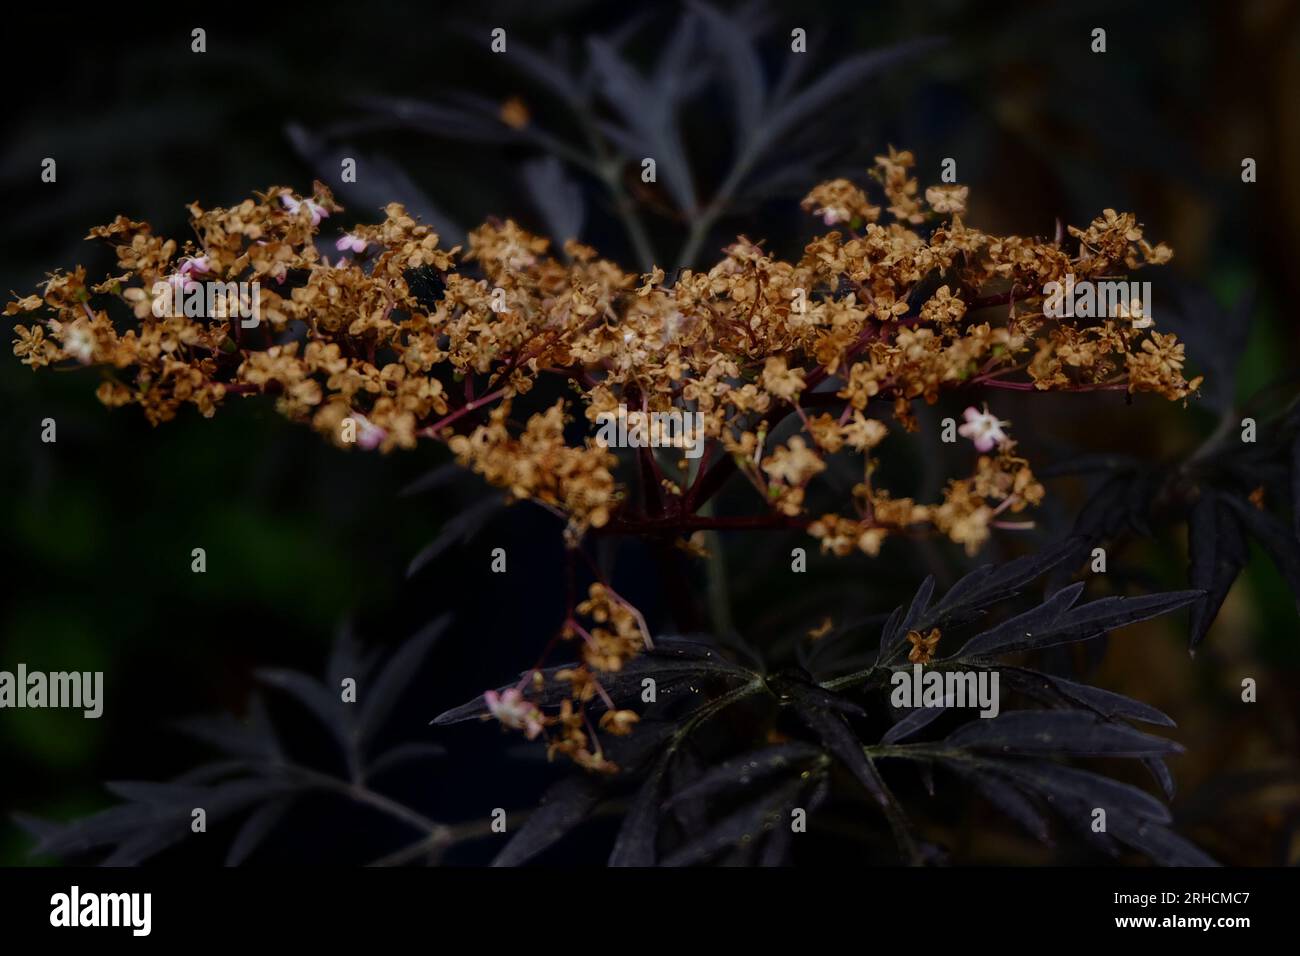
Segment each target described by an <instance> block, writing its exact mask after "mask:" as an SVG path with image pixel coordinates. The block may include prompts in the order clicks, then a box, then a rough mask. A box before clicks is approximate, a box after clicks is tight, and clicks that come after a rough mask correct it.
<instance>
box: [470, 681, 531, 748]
mask: <svg viewBox="0 0 1300 956" xmlns="http://www.w3.org/2000/svg"><path fill="white" fill-rule="evenodd" d="M483 700H484V701H485V702H486V703H487V706H488V712H489V713H490V714H491V715H492V716H493V717H495V718H496V719H497V720H499V721H501V723H502V725H503V726H506V727H513V728H514V729H515V730H522V731H524V732H525V734H526V735H527V737H528V739H529V740H532V739H533V738H534V737H536V736H537V735H538V734H540V733H541V732H542V712H541V711H540V710H538V709H537V707H536V706H535V705H533V704H530V703H529V702H528V701H526V700H524V694H523V691H521V690H520V689H519V688H518V687H508V688H506V689H505V690H504V691H502V692H501V693H499V694H498V693H497V692H496V691H494V690H489V691H485V692H484V693H483Z"/></svg>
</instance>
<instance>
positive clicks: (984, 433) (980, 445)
mask: <svg viewBox="0 0 1300 956" xmlns="http://www.w3.org/2000/svg"><path fill="white" fill-rule="evenodd" d="M964 416H965V418H966V424H964V425H962V426H961V427H960V428H958V429H957V434H959V435H961V437H962V438H969V439H970V440H971V441H973V442H974V443H975V448H976V449H977V450H978V451H992V450H993V449H994V448H995V447H996V446H998V445H1001V444H1002V443H1003V442H1004V441H1006V440H1007V433H1006V432H1004V431H1003V430H1002V428H1003V426H1004V425H1010V424H1011V423H1010V422H1003V421H998V419H997V418H996V417H995V416H993V415H992V414H991V413H990V412H989V407H988V406H987V405H985V406H984V411H982V412H981V411H980V410H979V409H977V408H975V407H974V406H972V407H970V408H968V409H966V411H965V413H964Z"/></svg>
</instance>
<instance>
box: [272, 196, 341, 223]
mask: <svg viewBox="0 0 1300 956" xmlns="http://www.w3.org/2000/svg"><path fill="white" fill-rule="evenodd" d="M280 202H281V203H282V204H283V205H284V208H285V209H288V210H289V211H290V212H291V213H293V214H294V215H295V216H296V215H298V210H299V209H301V208H302V207H303V206H306V207H307V211H308V212H310V213H311V224H312V225H313V226H319V225H320V221H321V220H322V219H328V218H329V210H328V209H326V208H325V207H324V206H322V205H320V204H319V203H317V202H315V201H314V200H311V199H294V198H293V196H291V195H290V194H289V193H287V192H285V193H280Z"/></svg>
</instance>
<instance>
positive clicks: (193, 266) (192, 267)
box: [177, 256, 212, 276]
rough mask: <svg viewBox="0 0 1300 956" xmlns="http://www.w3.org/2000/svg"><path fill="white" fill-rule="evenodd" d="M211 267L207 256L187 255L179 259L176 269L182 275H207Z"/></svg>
mask: <svg viewBox="0 0 1300 956" xmlns="http://www.w3.org/2000/svg"><path fill="white" fill-rule="evenodd" d="M211 269H212V266H211V263H210V262H209V260H208V257H207V256H199V257H197V258H195V257H193V256H187V257H185V258H184V259H182V260H181V265H180V269H178V270H177V271H178V272H180V274H181V275H183V276H188V275H191V274H197V275H207V274H208V272H210V271H211Z"/></svg>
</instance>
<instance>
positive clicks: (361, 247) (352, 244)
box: [334, 232, 366, 255]
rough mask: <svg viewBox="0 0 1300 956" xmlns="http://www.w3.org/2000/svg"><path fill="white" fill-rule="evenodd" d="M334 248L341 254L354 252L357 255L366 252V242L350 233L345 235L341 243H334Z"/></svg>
mask: <svg viewBox="0 0 1300 956" xmlns="http://www.w3.org/2000/svg"><path fill="white" fill-rule="evenodd" d="M334 248H335V249H337V250H338V251H339V252H349V251H350V252H354V253H356V254H357V255H361V253H363V252H365V251H366V240H364V239H362V238H361V237H360V236H354V235H353V234H352V233H350V232H346V233H344V234H343V235H342V236H341V237H340V238H339V241H338V242H336V243H334Z"/></svg>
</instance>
